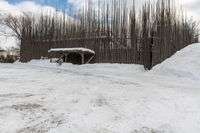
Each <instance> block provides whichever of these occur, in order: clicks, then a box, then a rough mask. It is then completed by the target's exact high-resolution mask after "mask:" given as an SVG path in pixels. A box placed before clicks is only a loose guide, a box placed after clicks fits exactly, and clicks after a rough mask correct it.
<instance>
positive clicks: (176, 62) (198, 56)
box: [150, 43, 200, 80]
mask: <svg viewBox="0 0 200 133" xmlns="http://www.w3.org/2000/svg"><path fill="white" fill-rule="evenodd" d="M150 73H153V74H158V75H166V76H170V77H178V78H188V79H191V80H200V44H199V43H196V44H192V45H190V46H188V47H186V48H184V49H182V50H181V51H178V52H177V53H176V54H175V55H173V56H172V57H171V58H169V59H167V60H166V61H164V62H163V63H161V64H159V65H157V66H155V67H154V68H153V69H152V70H151V72H150Z"/></svg>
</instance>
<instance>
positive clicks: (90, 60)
mask: <svg viewBox="0 0 200 133" xmlns="http://www.w3.org/2000/svg"><path fill="white" fill-rule="evenodd" d="M93 58H94V55H93V56H92V57H91V58H90V59H89V60H88V61H87V62H86V64H88V63H90V61H91V60H92V59H93Z"/></svg>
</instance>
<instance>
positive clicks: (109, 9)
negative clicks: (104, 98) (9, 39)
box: [21, 0, 198, 69]
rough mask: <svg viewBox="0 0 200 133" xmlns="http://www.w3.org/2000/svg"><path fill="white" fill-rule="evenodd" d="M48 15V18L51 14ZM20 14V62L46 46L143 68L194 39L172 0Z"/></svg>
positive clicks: (36, 55)
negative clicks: (78, 50) (137, 5)
mask: <svg viewBox="0 0 200 133" xmlns="http://www.w3.org/2000/svg"><path fill="white" fill-rule="evenodd" d="M50 16H53V17H50ZM50 16H49V15H41V17H40V18H38V19H37V20H36V19H35V17H34V16H29V17H24V22H23V23H24V27H23V37H22V41H21V61H22V62H27V61H30V60H32V59H40V58H41V57H50V56H51V55H49V53H48V50H49V49H51V48H72V47H84V48H89V49H92V50H94V51H95V52H96V56H95V58H94V61H95V62H97V63H127V64H132V63H134V64H142V65H144V67H145V69H151V68H152V67H153V66H154V65H156V64H158V63H161V62H162V61H164V60H165V59H166V58H169V57H170V56H171V55H173V54H174V53H175V52H176V51H178V50H180V49H182V48H184V47H185V46H187V45H189V44H191V43H194V42H197V41H198V39H197V38H198V32H197V30H196V28H197V27H196V23H195V22H193V21H191V20H189V19H187V17H185V16H184V15H182V17H179V16H181V15H180V14H179V15H177V11H176V7H175V4H174V2H173V1H172V0H158V2H157V3H151V2H146V3H145V4H144V6H143V7H142V9H141V11H140V12H139V13H137V12H136V11H135V5H134V2H133V5H132V8H127V5H126V2H125V1H123V2H122V1H121V0H119V1H118V0H112V4H106V3H105V2H104V3H101V1H100V0H99V4H98V9H97V10H95V9H93V6H92V2H91V1H90V0H89V1H88V6H87V7H84V8H83V9H80V10H79V11H78V13H77V14H75V15H74V16H70V17H69V16H67V15H66V13H63V14H62V15H60V14H59V13H54V14H51V15H50Z"/></svg>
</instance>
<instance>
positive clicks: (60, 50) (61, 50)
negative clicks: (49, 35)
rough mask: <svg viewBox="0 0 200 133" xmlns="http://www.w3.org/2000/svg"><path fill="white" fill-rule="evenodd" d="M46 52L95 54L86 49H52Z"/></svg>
mask: <svg viewBox="0 0 200 133" xmlns="http://www.w3.org/2000/svg"><path fill="white" fill-rule="evenodd" d="M48 52H49V53H51V52H85V53H92V54H95V52H94V51H93V50H91V49H87V48H52V49H50V50H49V51H48Z"/></svg>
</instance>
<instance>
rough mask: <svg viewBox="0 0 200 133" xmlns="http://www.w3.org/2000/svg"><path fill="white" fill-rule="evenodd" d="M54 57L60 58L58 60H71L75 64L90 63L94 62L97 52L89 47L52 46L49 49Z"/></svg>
mask: <svg viewBox="0 0 200 133" xmlns="http://www.w3.org/2000/svg"><path fill="white" fill-rule="evenodd" d="M48 52H49V53H50V54H51V62H52V58H58V60H57V61H59V60H61V59H62V60H63V62H70V63H73V64H88V63H90V62H92V59H93V58H94V56H95V52H94V51H93V50H91V49H87V48H52V49H50V50H48Z"/></svg>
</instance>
